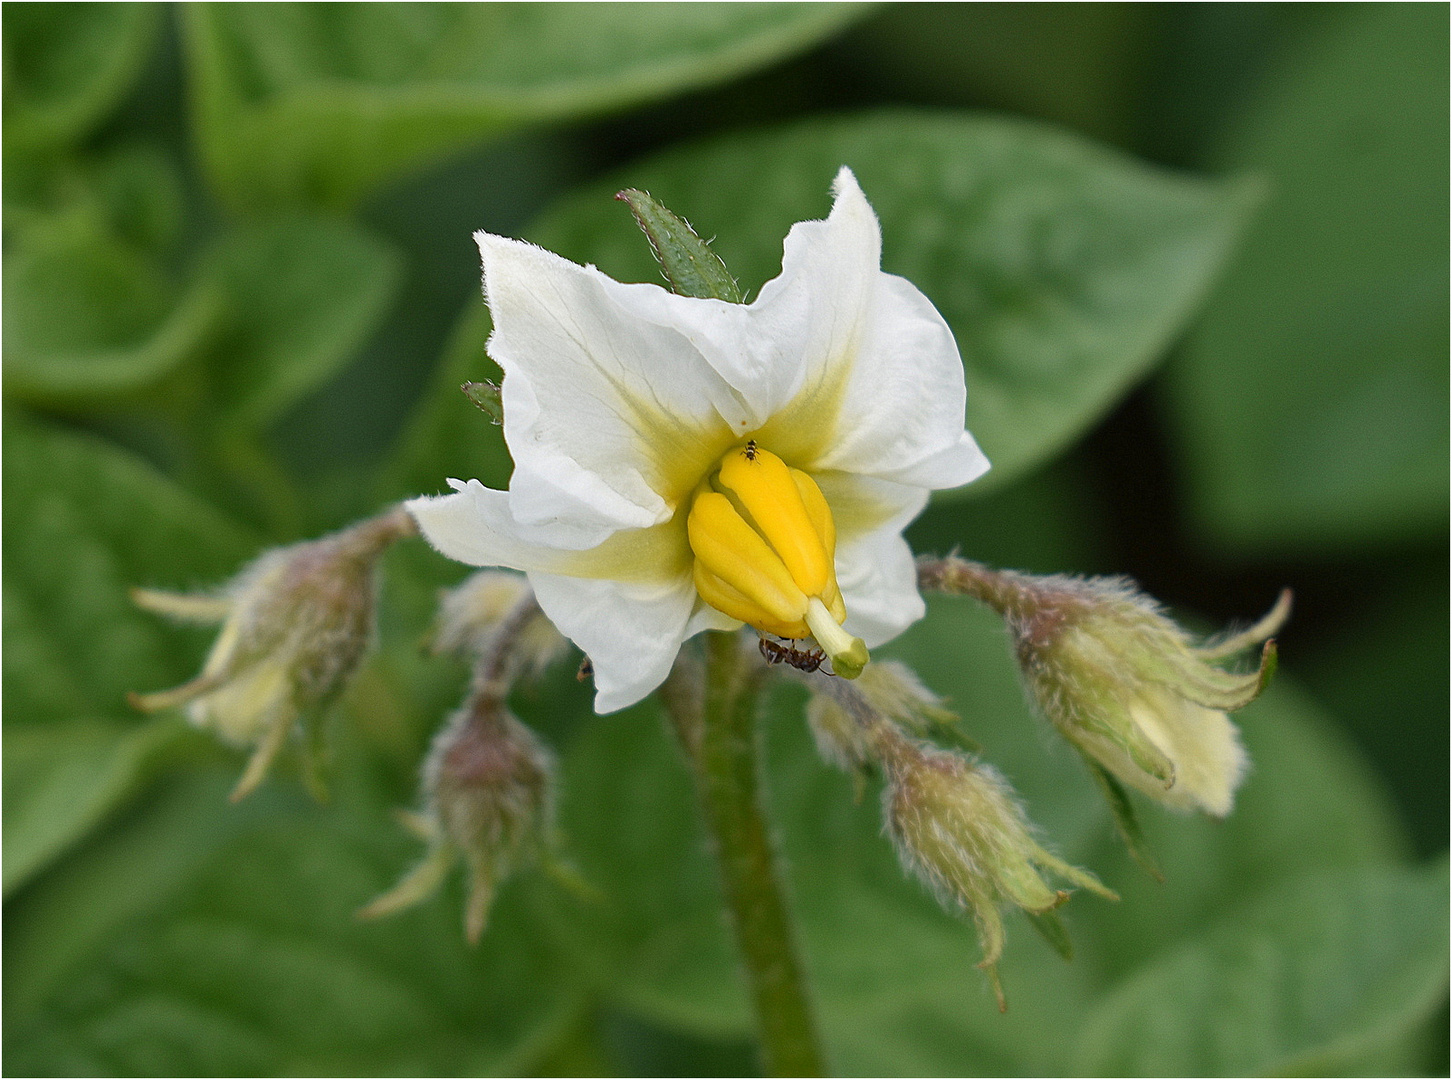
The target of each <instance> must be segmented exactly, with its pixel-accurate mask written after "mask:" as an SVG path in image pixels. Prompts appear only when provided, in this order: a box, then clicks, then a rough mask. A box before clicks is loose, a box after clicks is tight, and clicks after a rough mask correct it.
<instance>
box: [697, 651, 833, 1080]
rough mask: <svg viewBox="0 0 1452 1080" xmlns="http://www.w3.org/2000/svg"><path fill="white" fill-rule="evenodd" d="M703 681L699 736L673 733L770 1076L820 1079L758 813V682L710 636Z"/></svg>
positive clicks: (797, 966)
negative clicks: (691, 777) (690, 777)
mask: <svg viewBox="0 0 1452 1080" xmlns="http://www.w3.org/2000/svg"><path fill="white" fill-rule="evenodd" d="M705 676H706V677H705V683H706V685H705V694H704V698H703V700H702V702H701V705H702V707H701V713H700V724H699V727H698V728H697V729H696V731H695V732H694V733H688V729H689V727H690V725H688V724H684V723H681V718H677V728H678V730H680V731H681V733H682V736H683V740H682V741H683V742H684V743H685V745H686V750H687V753H688V754H690V755H691V757H692V759H693V763H694V764H695V767H696V768H695V772H696V778H697V789H698V791H699V792H700V797H701V803H702V807H703V810H704V813H705V816H706V821H707V823H708V825H709V826H710V829H711V833H712V836H713V837H714V839H715V847H716V856H717V861H718V863H719V865H720V870H721V881H722V886H723V889H724V891H725V894H726V906H727V908H728V910H729V911H730V913H731V925H732V928H733V929H734V930H735V933H736V943H737V946H738V947H739V949H740V951H741V956H742V959H743V960H744V962H745V965H746V972H747V977H748V979H749V981H750V984H751V997H752V1001H753V1003H754V1005H755V1007H756V1017H757V1027H758V1030H759V1032H760V1035H761V1046H762V1054H763V1056H764V1058H765V1064H766V1070H767V1072H768V1073H769V1074H770V1075H773V1076H823V1075H825V1071H824V1066H823V1060H822V1052H821V1048H820V1046H819V1044H818V1041H817V1028H816V1021H815V1020H814V1018H813V1016H812V1010H811V1007H810V1006H809V1005H808V1003H807V996H806V986H805V980H804V978H803V974H802V965H801V961H800V960H799V959H798V956H797V950H796V943H795V939H794V936H793V933H792V924H791V919H790V916H789V914H788V912H787V905H786V898H785V896H784V894H783V892H782V887H781V880H780V876H779V874H778V873H777V868H776V863H775V859H774V857H773V852H772V846H771V834H770V832H769V830H768V829H767V824H766V819H765V817H764V816H763V813H762V805H761V790H760V785H759V766H758V762H757V738H756V692H757V685H758V679H759V676H758V675H753V674H748V673H747V672H746V671H745V670H743V665H742V662H741V648H740V640H739V637H738V635H736V634H725V633H711V634H708V635H707V642H706V672H705ZM692 734H694V736H695V737H692Z"/></svg>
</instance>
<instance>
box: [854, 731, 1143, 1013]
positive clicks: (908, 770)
mask: <svg viewBox="0 0 1452 1080" xmlns="http://www.w3.org/2000/svg"><path fill="white" fill-rule="evenodd" d="M885 760H886V763H887V766H888V784H887V786H886V788H884V790H883V795H882V806H883V817H884V820H885V822H886V826H887V831H888V834H889V835H890V836H891V837H892V839H893V841H894V842H895V844H896V846H897V851H898V856H899V858H900V859H901V860H902V863H903V866H904V867H905V868H907V869H908V870H910V871H912V872H914V873H916V874H917V875H918V876H919V877H921V878H922V879H923V880H924V881H925V882H927V884H928V885H929V887H931V888H932V890H933V891H934V892H935V893H936V894H937V896H938V898H939V900H941V901H942V902H943V903H944V904H945V905H949V906H954V907H958V908H960V909H965V910H967V911H968V912H969V913H971V914H972V916H973V920H974V922H975V923H976V924H977V927H978V938H979V944H980V946H981V947H982V950H983V960H982V961H981V963H980V965H979V966H980V967H983V968H984V969H986V970H988V971H989V972H990V974H991V973H992V971H993V969H994V966H995V965H996V964H997V962H998V959H999V957H1000V956H1001V955H1002V952H1003V942H1004V929H1003V916H1002V912H1001V908H1002V906H1003V905H1004V904H1005V903H1011V904H1014V905H1016V906H1017V907H1020V908H1022V909H1024V910H1025V911H1027V912H1030V913H1033V914H1044V913H1047V912H1049V911H1052V910H1053V909H1054V908H1056V907H1058V906H1059V905H1060V904H1062V903H1063V902H1064V901H1065V900H1067V899H1068V898H1069V894H1068V893H1067V892H1065V891H1063V890H1060V889H1055V888H1053V887H1051V886H1050V885H1049V884H1048V883H1047V882H1045V881H1044V878H1043V875H1042V873H1041V872H1043V871H1047V872H1050V873H1053V874H1055V875H1057V876H1058V877H1061V878H1063V879H1065V880H1066V881H1069V882H1072V883H1073V884H1075V885H1080V886H1083V887H1084V888H1086V889H1090V890H1092V891H1094V892H1096V893H1098V894H1099V895H1101V896H1103V897H1106V898H1107V899H1111V900H1115V899H1118V897H1117V896H1116V895H1115V894H1114V893H1113V892H1112V891H1110V890H1109V889H1107V888H1105V887H1104V886H1103V885H1101V884H1100V883H1099V880H1098V879H1097V878H1095V877H1094V876H1093V875H1092V874H1090V873H1088V872H1086V871H1084V870H1080V869H1078V868H1077V867H1074V866H1070V865H1069V864H1068V863H1066V862H1064V861H1063V860H1061V859H1059V858H1056V857H1055V856H1053V855H1051V854H1050V853H1049V852H1047V851H1045V850H1044V849H1043V847H1041V846H1040V845H1039V843H1038V842H1037V841H1036V840H1035V839H1034V836H1033V832H1032V831H1031V829H1030V827H1029V824H1028V820H1027V818H1026V817H1025V815H1024V811H1023V808H1022V806H1020V805H1019V802H1018V800H1017V799H1016V798H1015V797H1014V794H1013V791H1012V789H1011V788H1010V787H1009V785H1008V783H1007V781H1005V780H1004V779H1003V777H1002V776H1000V775H999V774H998V773H997V772H996V771H995V770H994V769H992V768H991V767H989V766H987V765H982V764H979V763H978V762H976V761H970V760H968V759H966V758H963V757H960V756H958V755H957V754H952V753H948V752H946V751H943V750H937V749H934V748H931V747H926V746H921V745H918V744H914V743H910V742H907V741H903V742H902V743H900V744H899V745H898V747H897V748H896V751H895V752H894V753H892V754H891V755H890V756H888V757H887V758H886V759H885ZM996 986H997V980H996V979H995V987H996ZM1001 1006H1002V997H1001V992H1000V1007H1001Z"/></svg>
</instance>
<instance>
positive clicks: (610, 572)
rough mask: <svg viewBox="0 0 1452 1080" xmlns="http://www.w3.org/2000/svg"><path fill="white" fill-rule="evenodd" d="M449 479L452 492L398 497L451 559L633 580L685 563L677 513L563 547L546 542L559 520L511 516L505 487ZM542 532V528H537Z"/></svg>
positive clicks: (670, 575)
mask: <svg viewBox="0 0 1452 1080" xmlns="http://www.w3.org/2000/svg"><path fill="white" fill-rule="evenodd" d="M449 484H450V485H451V486H452V487H453V488H454V489H455V492H456V493H455V494H453V495H439V496H425V497H423V498H418V499H411V500H410V501H409V502H407V503H405V504H404V505H405V506H406V508H407V509H408V512H409V513H410V514H412V515H413V518H414V520H415V521H417V522H418V527H419V531H420V532H422V533H423V535H424V539H426V540H427V541H428V542H429V543H430V544H432V545H433V546H434V548H435V549H437V550H438V551H439V553H440V554H442V555H445V556H447V557H448V558H450V559H453V560H455V561H456V562H461V563H466V564H467V565H469V566H505V567H508V568H510V569H511V570H542V571H548V572H550V573H556V574H574V575H577V576H583V577H592V578H605V577H610V578H620V579H625V580H631V581H637V582H639V581H664V580H674V579H675V578H677V577H679V576H680V575H681V574H682V573H685V572H688V571H689V569H690V549H689V547H688V546H687V543H686V538H685V532H684V529H683V528H682V527H681V526H680V524H679V521H678V520H674V519H673V520H672V521H668V522H666V523H665V524H663V525H656V526H653V527H651V528H649V529H624V530H620V531H617V532H614V533H612V534H611V535H610V536H609V537H608V538H607V539H605V540H604V541H602V542H600V543H599V544H597V545H596V546H594V547H592V548H589V549H587V550H578V549H573V548H561V547H555V546H552V545H551V544H549V543H548V542H546V541H547V540H549V539H558V534H559V532H560V530H559V529H558V528H556V529H553V530H545V529H541V528H539V527H537V526H528V525H520V524H519V523H518V522H516V521H515V520H514V518H513V517H512V515H511V513H510V500H509V493H508V492H504V491H495V490H494V489H492V488H487V487H485V486H484V485H483V484H481V483H480V482H479V481H478V480H470V481H469V482H468V483H463V482H462V481H459V480H450V481H449ZM546 532H548V533H549V535H548V536H542V535H541V534H542V533H546ZM569 538H570V539H574V537H573V536H571V537H569Z"/></svg>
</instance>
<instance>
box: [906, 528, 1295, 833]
mask: <svg viewBox="0 0 1452 1080" xmlns="http://www.w3.org/2000/svg"><path fill="white" fill-rule="evenodd" d="M918 578H919V581H920V583H921V584H922V585H923V586H924V587H926V588H935V589H939V590H942V591H944V592H951V593H959V594H962V595H967V596H973V597H976V598H977V599H979V600H982V601H983V602H984V603H986V604H988V605H989V606H990V607H992V608H993V609H994V610H996V611H998V612H999V613H1000V614H1002V615H1003V616H1004V618H1005V619H1006V620H1007V622H1008V626H1009V631H1010V633H1011V634H1012V635H1013V640H1014V650H1015V653H1016V654H1017V656H1018V661H1019V665H1020V667H1021V668H1022V670H1023V675H1024V682H1025V684H1026V685H1027V687H1028V691H1029V695H1030V697H1032V698H1033V700H1034V702H1035V703H1036V704H1037V705H1038V707H1039V708H1040V709H1041V710H1042V711H1043V713H1044V715H1046V716H1047V717H1048V718H1049V720H1050V721H1052V722H1053V724H1054V726H1055V727H1056V728H1057V729H1058V730H1059V732H1060V734H1062V735H1063V736H1064V737H1065V738H1066V739H1068V740H1069V742H1070V743H1072V744H1073V746H1074V747H1075V748H1076V749H1077V750H1078V751H1079V752H1080V753H1081V754H1083V755H1084V756H1085V758H1086V759H1088V760H1089V762H1090V763H1091V764H1093V765H1095V766H1097V767H1099V768H1102V769H1103V770H1105V771H1106V772H1108V773H1109V774H1111V775H1112V776H1114V777H1117V778H1118V779H1119V780H1122V781H1123V782H1124V783H1126V784H1128V785H1130V786H1131V787H1134V788H1137V789H1138V790H1140V791H1142V792H1144V793H1145V794H1146V795H1149V796H1151V797H1153V798H1155V799H1158V800H1159V801H1160V802H1162V803H1164V804H1166V805H1168V806H1172V807H1175V808H1177V809H1181V810H1204V811H1206V812H1207V813H1210V814H1213V815H1215V816H1216V817H1224V816H1225V815H1226V814H1228V813H1229V812H1230V807H1231V804H1232V803H1233V802H1234V799H1235V789H1236V788H1237V787H1238V786H1239V784H1240V781H1241V778H1242V777H1243V775H1244V773H1245V768H1246V757H1245V751H1244V749H1243V748H1242V747H1241V745H1240V733H1239V732H1238V731H1237V730H1236V728H1235V725H1233V724H1232V723H1231V722H1230V718H1229V717H1228V716H1226V713H1227V712H1232V711H1234V710H1236V709H1240V708H1244V707H1245V706H1246V705H1249V704H1250V703H1251V702H1252V701H1254V700H1255V699H1256V698H1257V697H1259V696H1260V693H1261V691H1262V690H1264V689H1265V687H1266V684H1267V683H1268V682H1269V681H1270V678H1271V676H1272V675H1273V674H1274V672H1275V663H1276V651H1275V642H1274V641H1272V640H1269V639H1270V638H1271V637H1272V635H1274V634H1275V633H1276V632H1277V631H1278V630H1280V628H1281V626H1282V625H1284V623H1285V621H1286V618H1287V616H1289V615H1290V611H1291V593H1290V590H1289V589H1288V590H1286V591H1285V592H1283V593H1281V596H1280V599H1279V600H1277V602H1276V605H1275V607H1273V608H1272V609H1271V610H1270V612H1269V613H1267V614H1266V616H1265V617H1264V618H1263V619H1261V620H1260V622H1258V623H1256V624H1255V625H1254V626H1252V627H1250V628H1249V629H1248V630H1244V631H1241V632H1239V633H1227V634H1224V635H1221V636H1220V637H1219V638H1216V639H1214V640H1212V641H1208V642H1206V643H1205V644H1203V645H1196V644H1195V643H1194V641H1193V640H1192V639H1191V637H1190V635H1189V634H1187V633H1186V632H1185V631H1184V630H1182V629H1181V628H1180V627H1179V626H1177V625H1175V623H1174V622H1172V621H1171V620H1170V619H1169V618H1168V617H1167V616H1166V615H1165V614H1164V612H1163V611H1162V610H1161V609H1160V606H1159V604H1157V603H1156V602H1155V600H1154V599H1153V598H1151V597H1149V596H1146V595H1145V594H1144V593H1142V592H1140V591H1139V590H1138V589H1137V588H1135V586H1134V584H1133V582H1130V581H1128V580H1125V579H1123V578H1089V579H1083V578H1072V577H1063V576H1053V577H1031V576H1029V575H1027V574H1016V573H1012V572H1007V571H997V570H990V569H989V568H988V567H985V566H982V565H980V564H978V563H974V562H970V561H968V560H966V559H960V558H957V557H956V556H949V557H947V558H945V559H922V560H919V562H918ZM1261 643H1264V648H1263V649H1262V651H1261V659H1260V665H1259V667H1258V668H1257V670H1255V671H1252V672H1249V673H1247V674H1241V675H1237V674H1233V673H1231V672H1227V671H1223V670H1221V669H1220V668H1218V667H1216V666H1214V665H1215V662H1216V661H1219V660H1223V659H1225V658H1227V657H1230V656H1233V655H1235V654H1236V653H1239V652H1243V651H1245V650H1246V649H1248V648H1250V647H1251V646H1253V645H1259V644H1261Z"/></svg>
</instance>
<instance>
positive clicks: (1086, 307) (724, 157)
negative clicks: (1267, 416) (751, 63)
mask: <svg viewBox="0 0 1452 1080" xmlns="http://www.w3.org/2000/svg"><path fill="white" fill-rule="evenodd" d="M844 163H845V164H847V165H850V166H852V168H853V169H854V170H856V172H857V177H858V179H859V180H860V181H861V183H862V187H863V190H864V191H866V192H867V196H868V198H869V199H870V200H871V201H872V204H873V206H874V207H875V208H876V210H877V213H878V216H879V217H880V218H881V219H882V226H883V265H884V268H885V269H886V270H888V271H890V272H893V273H897V274H901V275H903V276H904V277H906V278H908V280H910V281H912V282H913V283H914V284H916V285H917V286H918V287H919V288H921V289H922V290H923V291H924V292H925V293H926V294H927V295H928V297H929V298H930V299H931V300H932V301H933V302H934V303H935V304H936V305H937V306H938V309H939V310H940V311H941V312H942V313H943V315H944V316H945V317H946V318H947V320H948V322H949V324H950V325H951V326H952V328H953V332H954V334H955V335H956V336H957V339H958V345H959V348H960V349H961V350H962V352H963V356H964V364H965V368H966V374H967V381H968V416H967V419H968V425H969V427H970V428H971V429H972V431H973V434H974V435H975V436H976V437H977V439H978V441H979V443H980V444H981V445H982V446H983V449H984V451H985V452H986V453H987V455H988V457H989V460H991V461H992V462H993V470H992V472H990V473H989V474H988V475H987V476H986V477H985V478H984V480H982V481H979V482H978V483H975V484H973V485H972V486H971V487H969V488H967V489H965V491H967V492H969V493H977V492H981V491H984V490H987V489H990V488H992V487H996V486H999V485H1001V484H1004V483H1007V482H1009V481H1010V480H1012V479H1014V478H1017V477H1019V476H1021V475H1023V473H1025V472H1026V471H1028V470H1029V469H1031V468H1032V467H1033V466H1034V465H1037V464H1039V463H1041V462H1043V461H1045V460H1046V459H1047V458H1048V457H1050V456H1051V455H1052V454H1053V453H1054V452H1055V451H1057V450H1060V449H1061V448H1062V447H1063V446H1064V445H1065V444H1066V443H1068V442H1069V441H1071V440H1072V439H1073V438H1074V437H1075V436H1077V435H1079V434H1080V433H1081V432H1083V431H1084V430H1085V429H1086V428H1087V427H1088V426H1089V425H1091V424H1092V423H1093V422H1094V421H1095V420H1097V419H1098V418H1099V417H1100V416H1101V415H1103V413H1104V412H1105V411H1107V410H1108V409H1109V408H1110V407H1111V406H1112V405H1113V404H1114V402H1115V401H1117V400H1118V398H1119V397H1120V396H1121V395H1122V394H1124V392H1125V391H1126V390H1128V388H1129V387H1130V386H1131V385H1133V383H1134V382H1135V381H1136V380H1138V379H1139V378H1140V377H1141V376H1142V375H1143V374H1144V373H1145V371H1147V370H1148V369H1149V367H1150V366H1151V365H1152V364H1153V363H1154V362H1155V361H1156V360H1157V359H1159V357H1160V356H1161V354H1162V353H1163V351H1164V349H1165V348H1166V347H1167V346H1168V344H1169V343H1170V342H1171V341H1172V340H1173V339H1174V337H1175V335H1176V334H1177V333H1178V332H1179V330H1180V329H1181V327H1182V326H1183V325H1184V322H1185V320H1186V319H1187V318H1188V317H1189V315H1190V314H1191V312H1192V311H1193V310H1194V308H1195V305H1196V304H1197V303H1198V301H1199V299H1200V297H1201V295H1202V294H1203V293H1204V291H1205V290H1206V288H1207V287H1208V285H1209V282H1210V279H1211V277H1212V276H1213V275H1214V273H1215V272H1216V270H1217V269H1218V268H1219V267H1220V265H1221V264H1222V262H1223V261H1224V260H1225V258H1226V256H1227V254H1228V252H1229V249H1230V245H1231V243H1232V242H1233V240H1234V239H1235V236H1236V233H1237V231H1238V228H1239V226H1240V223H1241V221H1242V219H1243V218H1244V216H1245V214H1246V212H1247V210H1248V207H1249V205H1250V201H1251V197H1250V194H1249V192H1248V189H1246V188H1244V187H1242V186H1235V185H1224V184H1217V183H1211V182H1208V181H1204V180H1198V179H1192V178H1189V177H1183V176H1177V175H1174V174H1170V173H1166V172H1163V171H1161V170H1157V169H1152V168H1150V167H1148V166H1146V165H1142V164H1139V163H1137V162H1134V161H1131V160H1128V159H1126V158H1123V157H1121V156H1119V155H1117V154H1115V153H1112V152H1110V151H1107V150H1104V149H1102V148H1100V147H1097V146H1094V145H1092V144H1090V143H1087V142H1085V141H1083V140H1081V139H1079V138H1077V137H1075V136H1072V135H1068V134H1065V133H1062V132H1056V131H1053V130H1051V129H1048V128H1045V127H1042V126H1040V125H1036V124H1031V123H1027V122H1023V121H1016V120H1006V119H992V118H986V117H981V116H971V115H963V114H958V115H954V114H941V113H940V114H933V113H914V112H877V113H869V114H866V115H861V116H855V117H850V118H846V119H832V120H814V121H809V122H805V123H800V124H794V125H791V126H789V127H784V128H777V129H774V130H771V131H767V132H750V133H746V134H741V135H732V136H727V137H725V138H720V139H716V140H714V141H711V142H708V143H704V144H699V145H695V146H691V147H688V148H686V149H681V150H673V151H670V152H668V153H666V154H663V155H661V156H659V157H656V158H654V159H651V160H649V161H646V162H643V163H641V164H639V165H637V166H634V167H632V168H631V169H629V170H628V171H625V172H622V173H620V174H618V175H616V176H614V177H612V178H611V179H610V180H609V181H607V182H605V183H602V184H600V185H598V186H594V187H591V188H590V189H587V190H585V191H583V192H581V193H579V194H578V195H576V196H572V197H571V198H569V199H568V200H566V201H565V202H564V203H563V204H562V205H561V206H560V207H559V208H558V209H557V210H555V211H553V212H551V213H550V214H548V215H547V216H546V218H545V219H544V220H543V221H542V222H541V223H540V224H539V225H538V227H536V228H535V229H533V230H532V238H533V239H534V240H536V241H537V242H538V243H540V244H542V245H543V246H544V247H547V248H549V249H551V250H553V251H558V252H560V253H561V254H564V255H566V256H568V257H570V258H573V259H576V260H578V261H581V262H585V261H589V262H593V263H596V264H597V265H599V266H600V267H601V268H602V269H603V270H605V271H606V272H608V273H610V274H611V275H612V276H615V277H618V278H621V279H622V280H633V281H653V280H657V271H656V268H655V266H654V265H653V262H652V259H651V256H650V251H649V247H648V245H646V244H645V243H643V242H642V240H641V238H640V237H639V236H636V235H635V233H634V230H633V229H631V228H630V223H629V220H628V217H627V215H626V214H625V213H624V210H623V208H622V207H621V206H619V205H618V204H617V203H615V202H613V201H612V200H611V198H610V196H611V195H612V194H613V193H614V192H615V191H616V190H618V189H619V188H621V187H626V186H630V187H639V188H643V189H647V190H649V191H650V192H651V194H652V195H653V196H655V197H656V198H657V199H659V200H660V201H661V202H663V203H664V204H665V205H667V206H670V207H671V208H672V209H673V210H675V211H676V212H677V213H680V214H684V215H686V217H688V218H689V219H690V220H691V222H692V223H693V224H694V225H695V226H696V227H697V229H698V230H699V231H700V233H701V235H702V236H705V237H710V238H714V239H713V240H712V245H713V247H714V249H715V250H716V251H717V252H718V253H719V254H720V255H721V257H722V258H723V259H724V260H725V262H726V265H727V266H728V267H729V268H730V270H731V272H732V273H733V274H735V275H736V276H737V278H738V279H739V280H740V281H741V282H742V284H743V286H747V287H751V288H753V289H754V288H756V287H759V286H760V285H761V284H762V283H763V282H764V281H765V280H766V279H767V278H769V277H771V276H772V275H773V274H774V273H775V272H776V271H777V269H778V268H779V267H780V265H781V242H782V238H783V237H784V236H785V235H786V233H787V230H788V228H790V226H791V225H792V223H793V222H795V221H798V220H801V219H804V218H820V217H823V216H825V214H826V212H827V209H828V205H829V199H828V195H827V189H828V187H829V186H830V183H831V178H832V176H833V175H834V174H835V173H836V171H837V169H838V168H839V167H840V166H841V165H842V164H844Z"/></svg>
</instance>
